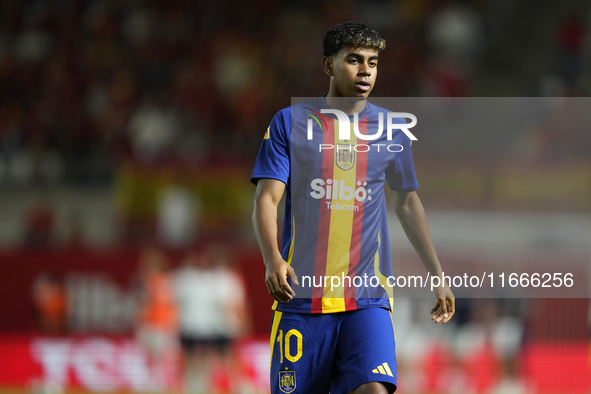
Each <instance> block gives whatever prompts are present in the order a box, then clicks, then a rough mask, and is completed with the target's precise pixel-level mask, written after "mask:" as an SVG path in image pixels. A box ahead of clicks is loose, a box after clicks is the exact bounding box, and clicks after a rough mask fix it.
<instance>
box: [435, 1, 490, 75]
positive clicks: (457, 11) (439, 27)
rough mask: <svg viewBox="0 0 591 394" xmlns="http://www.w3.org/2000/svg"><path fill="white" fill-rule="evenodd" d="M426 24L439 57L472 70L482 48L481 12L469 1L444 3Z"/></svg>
mask: <svg viewBox="0 0 591 394" xmlns="http://www.w3.org/2000/svg"><path fill="white" fill-rule="evenodd" d="M443 4H444V5H440V6H439V9H438V10H437V11H435V12H434V13H433V15H432V16H431V19H430V21H429V23H428V25H427V35H428V40H429V41H430V43H431V45H432V46H433V49H434V52H433V54H434V56H435V57H436V58H438V59H444V60H447V61H453V62H454V63H457V64H458V66H459V67H461V68H462V69H464V70H466V71H468V72H471V71H473V69H474V67H475V65H476V61H477V59H478V55H479V53H480V52H481V51H482V41H483V27H482V21H481V18H480V15H479V14H478V13H477V12H476V11H475V10H474V9H473V8H472V7H471V6H469V5H468V4H467V3H462V2H460V1H450V2H443Z"/></svg>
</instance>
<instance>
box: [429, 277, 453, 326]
mask: <svg viewBox="0 0 591 394" xmlns="http://www.w3.org/2000/svg"><path fill="white" fill-rule="evenodd" d="M433 293H434V294H435V298H436V299H437V301H436V302H435V306H434V307H433V309H431V314H432V315H433V316H431V320H433V321H434V322H435V323H439V322H442V323H443V324H445V323H447V322H448V321H450V319H451V318H452V316H453V315H454V313H455V311H456V299H455V297H454V294H453V293H452V291H451V289H450V288H449V287H448V286H447V285H445V286H442V287H437V288H435V289H433Z"/></svg>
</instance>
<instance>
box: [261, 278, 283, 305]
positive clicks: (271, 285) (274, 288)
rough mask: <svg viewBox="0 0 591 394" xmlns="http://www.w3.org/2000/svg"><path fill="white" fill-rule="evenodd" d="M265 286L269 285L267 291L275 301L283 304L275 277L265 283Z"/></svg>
mask: <svg viewBox="0 0 591 394" xmlns="http://www.w3.org/2000/svg"><path fill="white" fill-rule="evenodd" d="M265 284H266V285H267V290H268V291H269V294H270V295H271V297H273V299H274V300H275V301H279V302H283V301H281V299H279V298H278V296H277V286H276V284H275V281H274V280H273V277H272V276H271V277H269V278H268V279H267V280H266V281H265Z"/></svg>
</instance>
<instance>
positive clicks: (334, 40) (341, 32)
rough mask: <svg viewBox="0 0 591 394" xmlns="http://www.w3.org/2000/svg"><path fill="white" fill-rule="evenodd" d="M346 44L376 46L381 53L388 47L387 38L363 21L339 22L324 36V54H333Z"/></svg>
mask: <svg viewBox="0 0 591 394" xmlns="http://www.w3.org/2000/svg"><path fill="white" fill-rule="evenodd" d="M345 45H352V46H362V47H367V48H374V49H377V51H378V53H379V52H381V51H383V50H384V49H385V48H386V40H384V37H382V36H381V35H380V33H378V32H377V31H375V30H373V29H372V28H370V27H368V26H366V25H364V24H362V23H357V22H344V23H338V24H336V25H334V26H333V27H331V28H330V29H329V30H328V31H327V32H326V36H324V41H323V43H322V47H323V50H324V52H323V54H324V56H333V55H335V54H336V53H337V52H338V51H340V50H341V49H343V48H344V47H345Z"/></svg>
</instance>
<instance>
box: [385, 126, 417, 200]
mask: <svg viewBox="0 0 591 394" xmlns="http://www.w3.org/2000/svg"><path fill="white" fill-rule="evenodd" d="M400 133H401V134H402V137H401V138H400V139H399V140H398V141H397V143H398V144H400V145H401V146H402V151H400V152H396V153H394V154H393V159H392V161H390V163H389V164H388V167H387V168H386V182H387V183H388V187H389V188H390V190H394V191H397V192H405V193H408V192H412V191H415V190H417V189H418V188H419V182H418V181H417V176H416V173H415V166H414V162H413V160H412V145H411V140H410V138H408V137H407V136H406V135H405V134H404V133H403V132H402V131H400Z"/></svg>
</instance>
